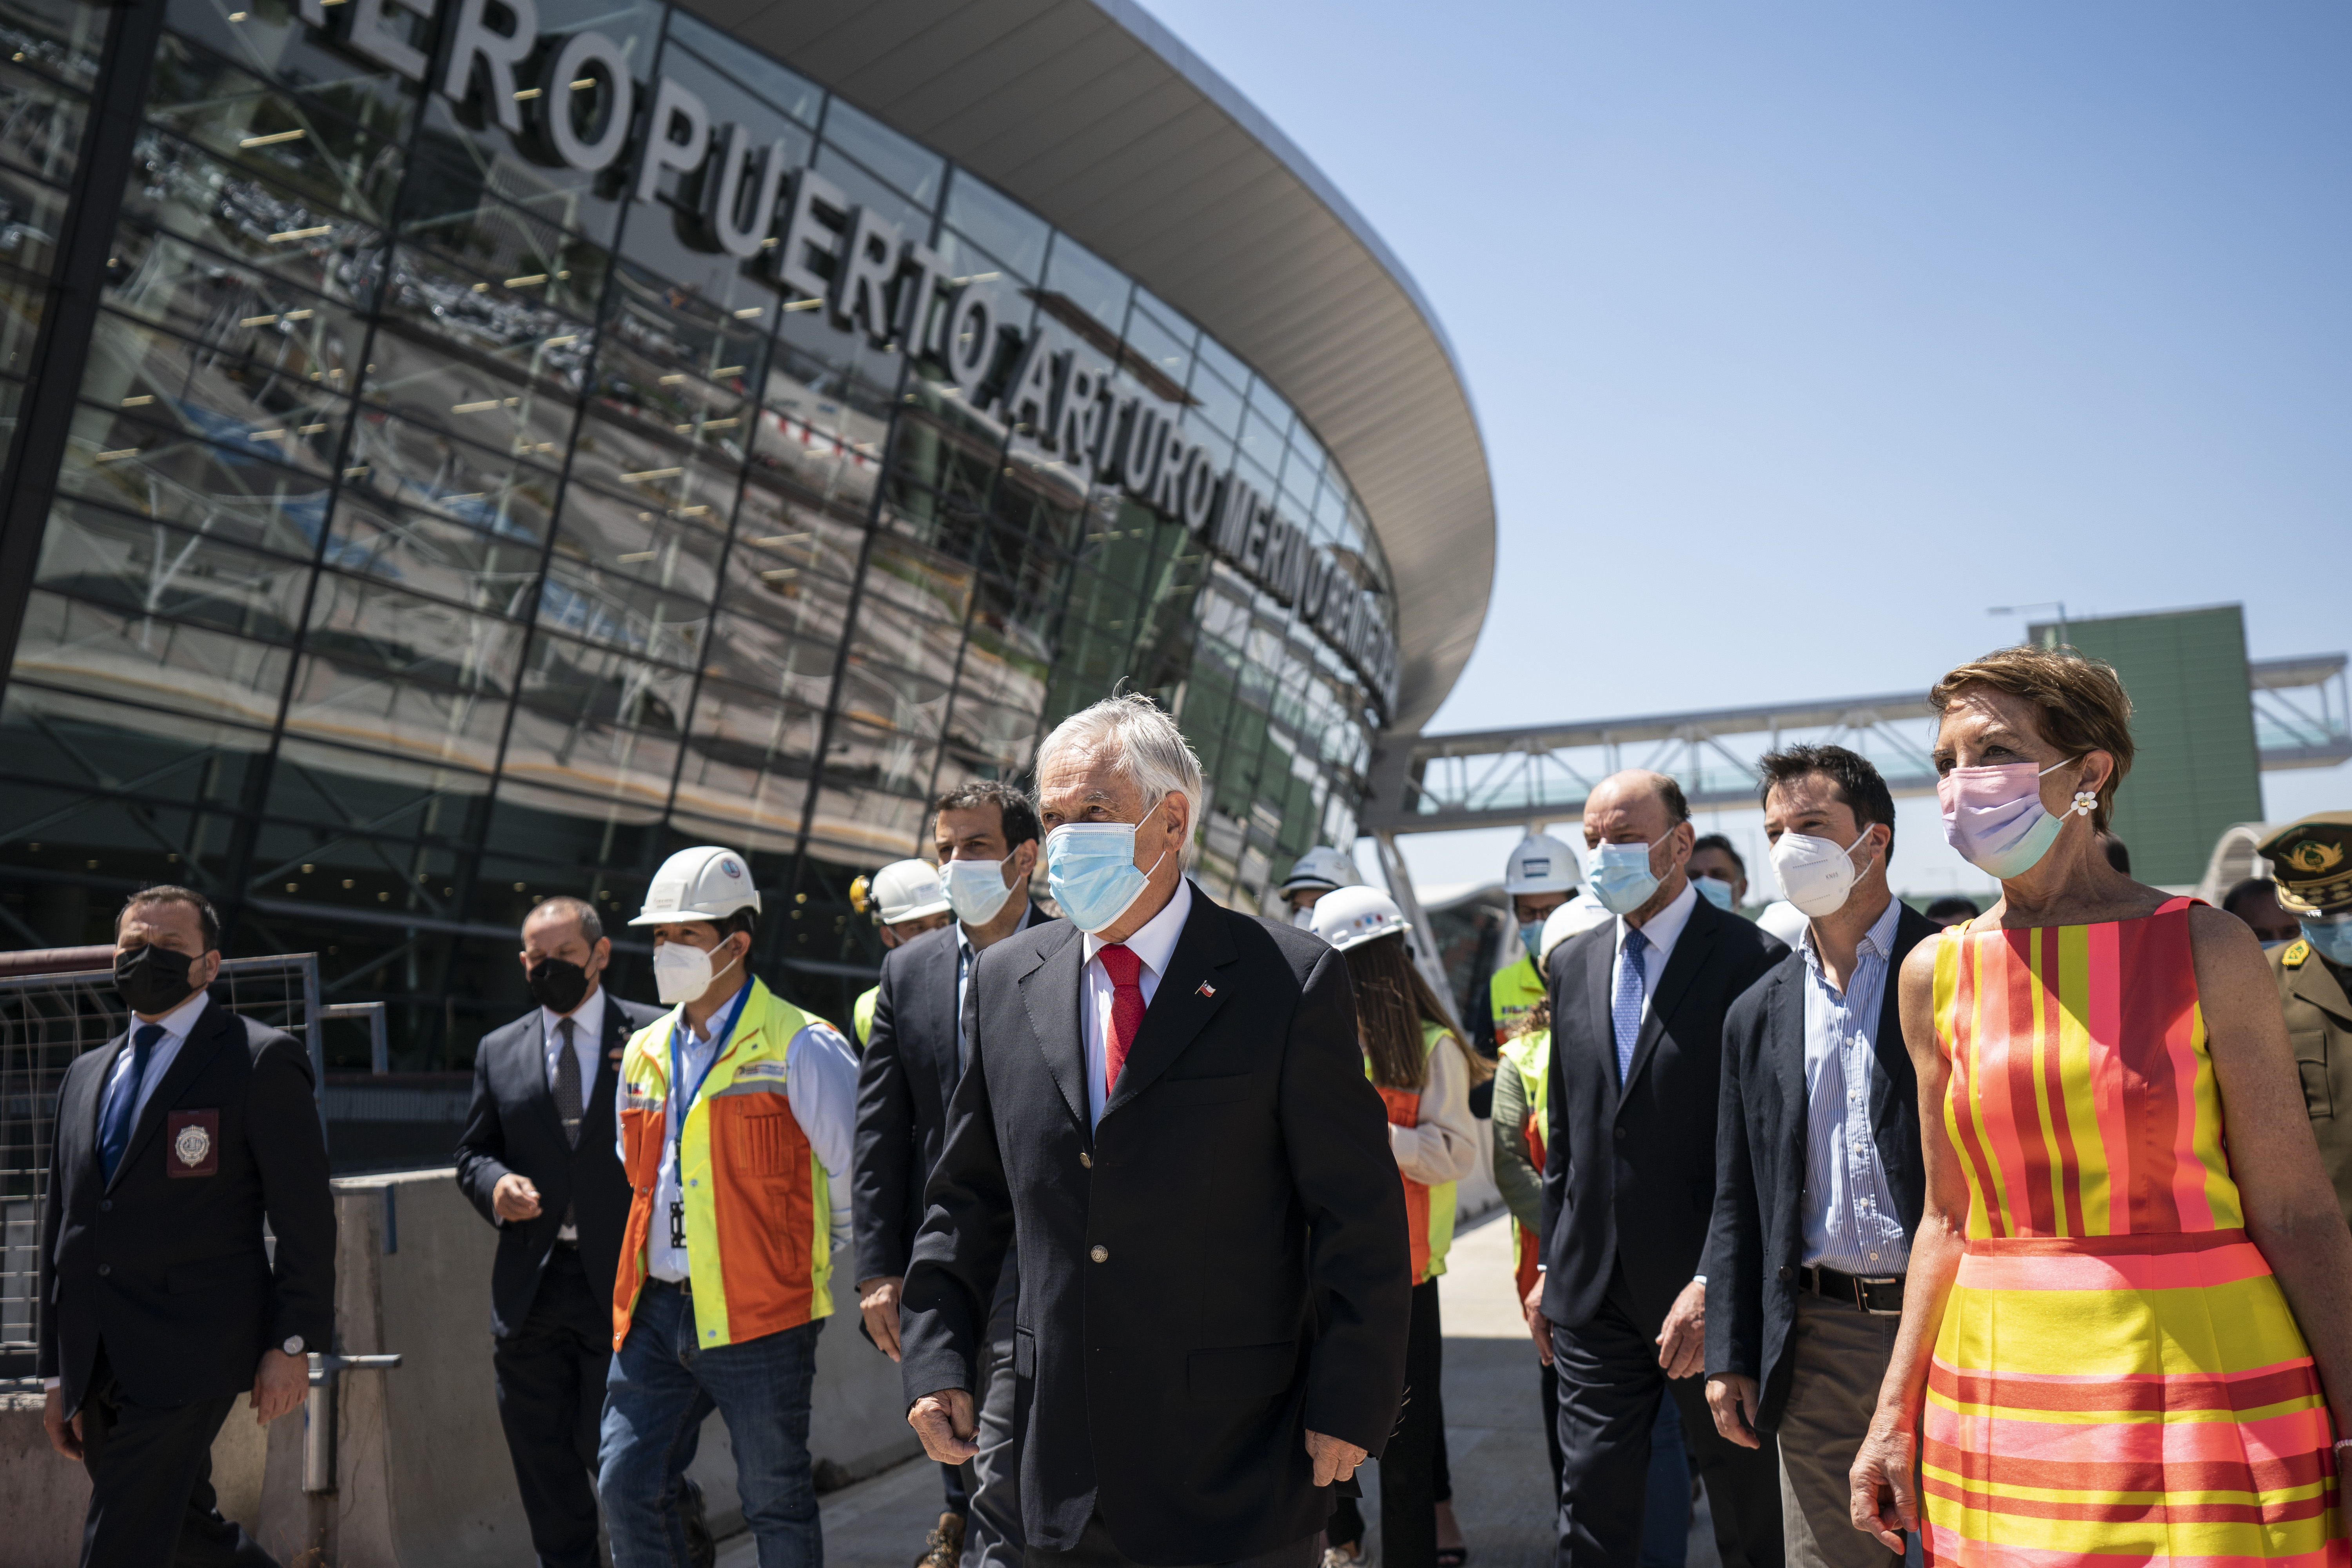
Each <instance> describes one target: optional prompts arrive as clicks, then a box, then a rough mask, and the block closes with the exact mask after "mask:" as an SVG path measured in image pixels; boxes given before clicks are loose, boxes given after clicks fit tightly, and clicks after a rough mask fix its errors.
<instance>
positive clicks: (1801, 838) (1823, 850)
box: [1772, 827, 1877, 920]
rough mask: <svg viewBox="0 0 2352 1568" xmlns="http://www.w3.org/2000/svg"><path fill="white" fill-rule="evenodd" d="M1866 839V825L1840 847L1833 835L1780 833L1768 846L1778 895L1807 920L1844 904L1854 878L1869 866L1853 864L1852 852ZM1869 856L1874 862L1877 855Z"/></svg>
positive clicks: (1830, 912)
mask: <svg viewBox="0 0 2352 1568" xmlns="http://www.w3.org/2000/svg"><path fill="white" fill-rule="evenodd" d="M1869 839H1870V829H1869V828H1867V827H1865V828H1864V829H1863V830H1862V837H1859V838H1857V839H1855V840H1854V841H1853V843H1851V844H1849V845H1847V846H1846V847H1844V848H1843V849H1841V848H1839V847H1838V844H1837V840H1836V839H1834V838H1815V837H1812V836H1811V834H1807V833H1783V834H1782V835H1780V842H1779V843H1778V844H1775V845H1773V846H1772V874H1773V875H1774V876H1776V877H1778V878H1780V892H1781V896H1782V897H1784V898H1786V899H1787V900H1789V901H1790V903H1792V904H1794V905H1796V906H1797V909H1798V911H1799V912H1800V913H1801V914H1803V915H1804V916H1805V917H1806V918H1807V919H1809V920H1820V919H1822V917H1823V916H1825V915H1833V914H1835V913H1837V912H1838V910H1842V909H1843V908H1844V907H1845V900H1846V897H1847V895H1848V894H1850V893H1852V892H1853V884H1854V882H1855V881H1856V879H1859V878H1860V877H1861V875H1862V872H1863V871H1866V870H1868V869H1869V867H1867V866H1864V868H1862V869H1861V870H1856V869H1855V868H1854V864H1853V852H1854V851H1855V850H1856V849H1859V848H1861V847H1863V845H1864V844H1865V843H1867V842H1869ZM1871 858H1872V860H1873V861H1875V860H1876V859H1877V857H1876V856H1875V855H1874V856H1872V857H1871Z"/></svg>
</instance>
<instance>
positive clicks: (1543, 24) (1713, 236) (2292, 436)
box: [1146, 0, 2352, 883]
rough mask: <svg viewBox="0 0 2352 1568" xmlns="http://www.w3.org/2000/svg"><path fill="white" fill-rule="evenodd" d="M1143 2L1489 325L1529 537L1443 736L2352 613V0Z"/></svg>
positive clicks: (1448, 316) (1508, 467) (1409, 257)
mask: <svg viewBox="0 0 2352 1568" xmlns="http://www.w3.org/2000/svg"><path fill="white" fill-rule="evenodd" d="M1146 3H1147V4H1148V5H1150V8H1151V9H1152V10H1153V12H1154V13H1155V14H1156V15H1158V16H1160V18H1161V19H1162V20H1164V21H1165V22H1167V23H1168V24H1169V25H1170V26H1171V27H1172V28H1173V29H1174V30H1175V31H1176V32H1177V33H1178V34H1179V35H1180V36H1181V37H1183V38H1184V40H1185V41H1186V42H1187V43H1188V44H1190V45H1191V46H1192V47H1193V48H1194V49H1195V50H1197V51H1198V52H1199V53H1200V54H1201V55H1202V57H1203V58H1205V59H1207V60H1208V61H1209V62H1210V63H1211V64H1212V65H1213V66H1214V67H1215V68H1217V69H1219V70H1220V71H1222V72H1223V73H1224V75H1225V76H1226V77H1227V78H1228V79H1231V80H1232V81H1233V82H1234V84H1235V85H1236V86H1237V87H1239V88H1240V89H1242V90H1243V91H1244V93H1246V94H1248V95H1249V96H1250V97H1251V98H1252V99H1253V100H1255V101H1256V102H1257V104H1258V105H1259V106H1260V107H1261V108H1262V109H1264V110H1265V111H1266V112H1267V114H1268V115H1269V116H1271V117H1272V118H1273V119H1274V121H1276V123H1277V124H1279V125H1281V126H1282V127H1283V128H1284V130H1285V131H1286V132H1288V133H1289V135H1290V136H1291V137H1292V139H1293V140H1294V141H1296V142H1297V144H1298V145H1299V146H1300V147H1301V148H1303V149H1304V150H1305V151H1306V152H1307V155H1308V156H1310V157H1311V158H1313V159H1314V160H1315V161H1316V162H1317V163H1319V164H1320V165H1321V166H1322V168H1323V169H1324V170H1325V171H1326V172H1327V173H1328V174H1329V175H1330V176H1331V178H1332V179H1333V181H1334V182H1335V183H1336V184H1338V185H1339V188H1340V189H1341V190H1342V191H1344V192H1346V193H1347V195H1348V196H1349V199H1351V200H1352V201H1353V202H1354V203H1355V204H1356V205H1357V207H1358V208H1359V209H1360V211H1361V212H1362V213H1363V214H1364V215H1365V216H1367V217H1368V218H1369V219H1370V222H1371V223H1372V225H1373V226H1375V227H1376V228H1377V229H1379V231H1380V232H1381V235H1382V236H1383V237H1385V238H1386V239H1387V240H1388V242H1389V244H1390V245H1391V247H1392V248H1393V249H1394V250H1395V252H1396V254H1397V255H1398V256H1399V257H1400V258H1402V260H1403V262H1404V264H1405V266H1406V267H1407V268H1409V269H1410V270H1411V271H1412V274H1413V276H1414V277H1415V279H1418V280H1419V282H1420V284H1421V287H1422V289H1423V291H1424V292H1425V293H1426V295H1427V296H1428V298H1429V299H1430V300H1431V301H1432V303H1433V305H1434V307H1435V309H1436V310H1437V312H1438V315H1439V317H1440V319H1441V320H1442V321H1444V325H1445V329H1446V331H1447V332H1448V333H1449V335H1450V336H1451V337H1452V339H1453V342H1454V348H1455V351H1456V353H1458V354H1459V356H1460V358H1461V361H1462V364H1463V368H1464V371H1465V374H1466V376H1467V378H1468V381H1469V384H1470V390H1471V395H1472V396H1473V398H1474V399H1475V403H1476V405H1477V409H1478V414H1479V418H1480V423H1481V426H1482V427H1483V429H1484V431H1485V434H1486V442H1487V459H1488V462H1489V464H1490V466H1491V468H1492V469H1493V473H1494V479H1495V493H1496V507H1497V511H1498V516H1499V533H1500V538H1499V543H1498V571H1497V574H1496V589H1495V596H1494V601H1493V605H1492V608H1491V610H1490V612H1489V614H1488V616H1487V620H1486V629H1485V633H1484V635H1483V636H1482V637H1481V639H1480V641H1479V644H1478V649H1477V653H1476V655H1475V657H1474V658H1473V659H1472V660H1471V663H1470V665H1469V668H1468V669H1467V671H1466V672H1465V675H1464V678H1463V679H1462V681H1461V683H1460V684H1459V685H1458V686H1457V687H1456V688H1455V689H1454V695H1453V697H1452V699H1451V700H1449V701H1448V702H1447V703H1446V705H1445V708H1444V710H1443V711H1442V712H1441V713H1440V714H1439V715H1438V717H1437V720H1436V721H1435V722H1434V723H1433V726H1432V728H1433V729H1459V728H1470V727H1485V726H1490V725H1501V724H1507V723H1511V722H1513V721H1517V720H1521V719H1526V720H1530V721H1533V720H1540V719H1549V718H1579V717H1600V716H1603V715H1608V714H1617V713H1638V712H1646V711H1655V710H1672V709H1684V708H1697V707H1711V706H1716V705H1718V704H1735V703H1745V702H1756V701H1767V700H1775V699H1780V698H1797V697H1811V696H1828V695H1837V694H1847V693H1864V692H1873V691H1880V690H1897V689H1906V688H1920V687H1924V686H1925V685H1927V683H1928V682H1929V681H1930V680H1931V679H1933V678H1934V677H1935V676H1936V675H1937V674H1938V673H1939V672H1941V671H1942V670H1943V669H1944V668H1947V667H1948V666H1949V665H1950V664H1952V663H1953V662H1955V661H1957V660H1958V659H1959V658H1964V657H1966V656H1968V655H1970V654H1973V653H1977V652H1980V651H1982V650H1984V649H1985V648H1988V647H1993V646H1997V645H1998V644H2000V643H2002V642H2006V641H2011V640H2013V638H2014V637H2015V635H2016V633H2017V631H2018V630H2019V629H2021V623H2018V622H2015V621H2002V620H1995V619H1992V618H1990V617H1989V616H1987V615H1986V614H1985V607H1986V606H1987V605H1995V604H2004V603H2014V602H2020V601H2025V600H2039V599H2058V598H2063V599H2064V600H2065V601H2066V602H2067V605H2068V608H2069V610H2070V611H2071V612H2072V613H2074V614H2075V615H2084V614H2097V613H2116V612H2124V611H2132V610H2144V609H2155V608H2162V607H2168V606H2174V605H2197V604H2210V603H2215V602H2220V601H2227V600H2238V601H2242V602H2243V604H2244V605H2245V606H2246V616H2247V624H2248V628H2249V634H2250V638H2251V644H2252V649H2251V651H2252V653H2253V654H2254V656H2255V657H2258V658H2260V657H2264V656H2268V655H2275V654H2291V653H2307V652H2322V651H2334V650H2337V649H2343V648H2346V647H2352V509H2348V508H2347V500H2352V201H2347V196H2352V190H2348V189H2347V185H2352V178H2347V176H2352V93H2347V91H2346V90H2345V85H2344V84H2345V81H2346V79H2347V68H2352V8H2347V7H2346V6H2344V5H2340V4H2316V3H2311V0H2266V3H2264V4H2262V5H2215V4H2211V3H2210V0H2206V3H2200V4H2180V3H2177V0H2133V3H2130V4H2125V3H2122V0H2069V3H2068V4H2064V5H2049V4H2033V5H2028V4H2022V3H2016V0H1987V3H1978V4H1969V5H1959V4H1953V3H1942V4H1932V5H1929V4H1916V3H1914V4H1891V3H1889V0H1871V3H1869V4H1861V3H1824V0H1792V3H1790V4H1781V5H1756V4H1753V3H1743V4H1738V5H1711V4H1696V3H1681V0H1639V3H1634V0H1622V3H1619V4H1613V5H1591V4H1584V3H1574V4H1549V5H1539V4H1529V3H1509V4H1501V3H1497V4H1483V5H1443V6H1440V5H1402V4H1397V3H1394V0H1346V3H1342V0H1274V3H1268V0H1146ZM1564 620H1565V621H1566V622H1567V623H1569V624H1570V625H1569V629H1568V630H1567V631H1565V632H1563V631H1562V630H1561V627H1562V625H1563V621H1564ZM2266 791H2267V815H2269V816H2273V817H2280V816H2294V815H2299V814H2301V813H2302V812H2305V811H2310V810H2316V809H2321V808H2323V807H2327V806H2337V805H2343V806H2352V768H2337V769H2333V770H2328V771H2326V772H2325V773H2296V774H2272V775H2269V776H2268V778H2267V779H2266ZM1734 815H1735V816H1736V815H1737V814H1734ZM1753 820H1754V819H1753V816H1752V814H1751V815H1750V816H1749V823H1750V824H1751V825H1752V824H1753ZM1915 820H1916V821H1919V823H1920V828H1919V830H1917V831H1914V823H1915ZM1933 822H1934V817H1933V814H1932V805H1929V807H1928V810H1927V814H1926V815H1925V816H1924V818H1921V817H1920V814H1919V813H1918V812H1917V811H1916V809H1906V813H1905V818H1904V831H1905V833H1906V836H1907V837H1908V838H1909V840H1910V842H1909V843H1908V844H1906V845H1904V846H1903V847H1902V848H1903V850H1904V851H1905V853H1903V854H1902V855H1901V856H1900V857H1899V858H1898V862H1897V868H1896V869H1897V872H1898V883H1900V882H1901V880H1902V877H1901V873H1903V872H1904V870H1905V869H1906V866H1905V862H1906V861H1907V862H1911V863H1912V864H1913V865H1915V866H1917V867H1920V868H1927V867H1929V866H1931V865H1932V868H1933V869H1934V871H1935V872H1936V874H1937V875H1936V879H1937V880H1949V878H1948V876H1946V875H1944V873H1946V872H1947V871H1948V870H1949V869H1950V868H1951V866H1953V865H1956V864H1957V863H1956V862H1955V861H1952V858H1951V857H1950V856H1949V852H1948V850H1946V849H1944V848H1943V847H1942V846H1941V844H1940V843H1939V842H1937V843H1933V844H1930V843H1929V842H1927V840H1928V839H1930V838H1932V837H1934V828H1933ZM1727 826H1734V823H1732V822H1730V821H1727ZM1510 837H1511V836H1509V835H1506V836H1504V837H1503V840H1502V842H1501V844H1500V845H1499V846H1496V845H1494V843H1493V839H1492V836H1485V835H1482V836H1476V837H1475V838H1470V841H1469V842H1468V843H1464V842H1462V839H1464V838H1469V836H1459V837H1457V838H1456V839H1455V841H1454V842H1453V843H1451V844H1449V843H1447V842H1445V841H1442V840H1438V839H1427V840H1423V841H1421V842H1420V843H1419V844H1418V845H1417V846H1416V847H1415V853H1414V856H1413V859H1414V861H1415V865H1416V875H1417V877H1418V878H1419V879H1422V880H1423V881H1424V882H1426V881H1429V880H1433V879H1434V880H1448V879H1454V877H1457V876H1458V877H1465V878H1466V877H1472V876H1486V875H1491V874H1493V871H1494V869H1495V867H1491V866H1488V865H1487V862H1489V861H1494V862H1496V863H1499V860H1500V858H1501V855H1502V853H1503V850H1504V849H1505V848H1507V846H1508V840H1509V838H1510ZM1931 849H1932V855H1931V854H1930V853H1929V851H1930V850H1931ZM1948 862H1950V865H1948Z"/></svg>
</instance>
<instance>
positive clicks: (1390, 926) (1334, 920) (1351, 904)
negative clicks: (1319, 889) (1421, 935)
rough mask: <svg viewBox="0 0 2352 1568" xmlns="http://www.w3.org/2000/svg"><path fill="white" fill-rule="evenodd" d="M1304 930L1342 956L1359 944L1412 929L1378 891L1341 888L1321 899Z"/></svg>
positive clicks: (1394, 903) (1392, 903)
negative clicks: (1313, 934)
mask: <svg viewBox="0 0 2352 1568" xmlns="http://www.w3.org/2000/svg"><path fill="white" fill-rule="evenodd" d="M1308 929H1309V930H1311V931H1314V933H1315V934H1316V935H1317V936H1319V937H1321V938H1322V939H1323V940H1324V941H1325V942H1329V943H1330V944H1331V945H1332V946H1333V947H1336V948H1338V949H1339V951H1340V952H1347V951H1348V950H1349V948H1351V947H1353V946H1355V945H1356V944H1357V943H1358V942H1370V941H1371V940H1372V939H1373V938H1374V937H1381V936H1392V935H1394V934H1396V933H1397V932H1399V931H1410V930H1411V929H1412V927H1410V926H1408V925H1407V924H1406V923H1405V918H1404V911H1403V910H1401V909H1398V908H1397V906H1396V900H1393V899H1391V898H1390V897H1389V896H1388V895H1387V894H1386V893H1383V892H1381V890H1380V889H1378V888H1341V889H1338V890H1337V891H1335V892H1329V893H1326V894H1324V895H1323V897H1322V899H1321V900H1319V901H1318V903H1317V904H1316V906H1315V910H1314V918H1313V921H1311V923H1310V925H1309V927H1308Z"/></svg>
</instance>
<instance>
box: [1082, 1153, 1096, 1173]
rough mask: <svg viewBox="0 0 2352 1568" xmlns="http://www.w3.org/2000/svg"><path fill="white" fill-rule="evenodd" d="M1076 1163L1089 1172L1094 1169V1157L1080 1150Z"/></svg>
mask: <svg viewBox="0 0 2352 1568" xmlns="http://www.w3.org/2000/svg"><path fill="white" fill-rule="evenodd" d="M1078 1163H1079V1164H1081V1165H1084V1166H1085V1167H1086V1168H1087V1170H1089V1171H1091V1170H1093V1169H1094V1168H1095V1157H1094V1156H1093V1155H1092V1154H1089V1153H1087V1152H1086V1151H1085V1150H1083V1149H1081V1150H1079V1151H1078Z"/></svg>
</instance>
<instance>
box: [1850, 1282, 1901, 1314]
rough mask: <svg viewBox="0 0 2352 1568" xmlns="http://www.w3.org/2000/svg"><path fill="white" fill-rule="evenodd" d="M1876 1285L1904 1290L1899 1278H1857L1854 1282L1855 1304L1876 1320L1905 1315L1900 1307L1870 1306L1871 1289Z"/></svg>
mask: <svg viewBox="0 0 2352 1568" xmlns="http://www.w3.org/2000/svg"><path fill="white" fill-rule="evenodd" d="M1874 1285H1892V1286H1894V1287H1895V1288H1896V1289H1901V1288H1902V1285H1903V1281H1902V1279H1900V1278H1899V1277H1895V1278H1889V1279H1861V1278H1859V1277H1857V1278H1856V1279H1854V1282H1853V1294H1854V1303H1853V1304H1854V1305H1855V1306H1857V1307H1860V1308H1861V1309H1862V1310H1864V1312H1866V1313H1868V1314H1869V1315H1870V1316H1871V1317H1874V1318H1899V1317H1901V1316H1902V1315H1903V1309H1902V1308H1901V1307H1900V1306H1899V1305H1898V1306H1895V1307H1874V1306H1872V1305H1871V1304H1870V1288H1871V1287H1872V1286H1874Z"/></svg>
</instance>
